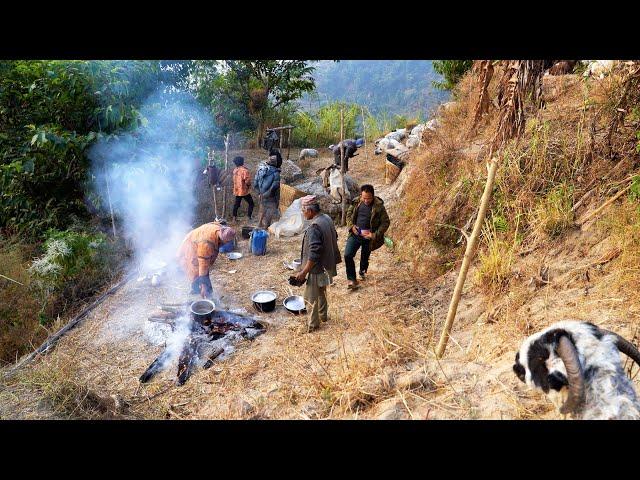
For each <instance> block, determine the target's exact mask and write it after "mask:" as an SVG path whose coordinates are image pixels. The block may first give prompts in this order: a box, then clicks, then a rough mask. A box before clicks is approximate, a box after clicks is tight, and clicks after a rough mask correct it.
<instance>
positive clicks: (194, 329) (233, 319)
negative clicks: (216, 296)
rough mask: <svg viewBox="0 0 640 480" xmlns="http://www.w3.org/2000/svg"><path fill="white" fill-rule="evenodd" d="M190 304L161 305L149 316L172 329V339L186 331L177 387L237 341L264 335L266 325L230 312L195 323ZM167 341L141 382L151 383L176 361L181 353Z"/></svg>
mask: <svg viewBox="0 0 640 480" xmlns="http://www.w3.org/2000/svg"><path fill="white" fill-rule="evenodd" d="M190 304H191V303H190V302H185V303H162V304H160V305H159V307H158V309H157V310H156V311H154V312H153V313H152V314H151V315H150V316H149V317H148V320H149V321H150V322H155V323H163V324H166V325H169V326H170V327H171V334H170V335H174V336H177V337H176V338H174V339H173V340H176V339H177V340H178V341H180V340H181V339H182V337H181V336H180V335H181V332H180V330H181V329H182V330H184V329H185V328H186V330H187V332H186V336H184V339H183V340H182V344H181V345H180V348H179V352H180V353H179V356H178V372H177V378H176V385H183V384H184V383H185V382H186V381H187V380H188V379H189V377H190V376H191V375H192V374H193V373H194V372H195V371H196V369H197V367H199V366H200V367H202V368H203V369H208V368H209V367H211V365H213V362H214V360H215V359H216V358H218V357H219V356H220V355H221V354H223V353H224V351H225V346H229V345H231V343H233V342H234V341H235V340H237V339H238V338H246V339H249V340H252V339H253V338H255V337H257V336H258V335H260V334H262V333H264V330H265V328H264V326H263V325H262V324H261V323H259V322H258V321H257V320H256V319H254V318H253V317H250V316H247V315H241V314H238V313H234V312H230V311H227V310H218V309H216V310H214V311H213V313H212V317H211V320H206V321H203V322H200V321H196V320H195V319H193V318H191V316H190V314H189V306H190ZM170 340H172V339H171V338H168V339H167V343H166V347H165V349H164V351H163V352H162V353H161V354H160V355H159V356H158V357H157V358H156V359H155V360H154V361H153V362H152V363H151V365H149V367H148V368H147V369H146V370H145V372H144V373H143V374H142V375H141V376H140V382H141V383H146V382H148V381H150V380H151V379H152V378H153V377H154V376H155V375H156V374H157V373H158V372H160V371H162V370H164V369H165V368H166V367H168V366H169V364H170V363H171V362H172V360H173V359H174V358H175V356H176V353H177V352H178V350H177V349H176V348H175V342H171V341H170Z"/></svg>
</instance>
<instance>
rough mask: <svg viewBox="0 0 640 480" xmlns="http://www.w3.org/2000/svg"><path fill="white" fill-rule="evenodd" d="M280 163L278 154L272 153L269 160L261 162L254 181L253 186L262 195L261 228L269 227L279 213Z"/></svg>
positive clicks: (259, 223) (259, 224)
mask: <svg viewBox="0 0 640 480" xmlns="http://www.w3.org/2000/svg"><path fill="white" fill-rule="evenodd" d="M278 163H279V162H278V156H277V155H271V156H270V157H269V160H267V161H266V162H263V163H261V164H260V166H259V167H258V171H257V172H256V176H255V178H254V181H253V187H254V188H255V189H256V190H257V191H258V193H259V195H260V205H261V209H260V210H261V211H260V220H259V222H258V227H259V228H268V227H269V225H271V222H272V220H273V218H274V216H276V215H277V213H278V204H279V203H280V168H278Z"/></svg>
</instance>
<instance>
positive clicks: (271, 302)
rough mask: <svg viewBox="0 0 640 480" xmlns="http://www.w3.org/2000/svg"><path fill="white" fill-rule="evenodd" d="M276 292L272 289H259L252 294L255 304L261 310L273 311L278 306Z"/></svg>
mask: <svg viewBox="0 0 640 480" xmlns="http://www.w3.org/2000/svg"><path fill="white" fill-rule="evenodd" d="M277 297H278V295H276V292H272V291H271V290H258V291H257V292H256V293H254V294H253V295H251V301H252V302H253V306H254V307H255V308H256V310H258V311H259V312H272V311H273V310H274V309H275V308H276V298H277Z"/></svg>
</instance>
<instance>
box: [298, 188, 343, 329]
mask: <svg viewBox="0 0 640 480" xmlns="http://www.w3.org/2000/svg"><path fill="white" fill-rule="evenodd" d="M300 203H301V206H302V207H301V208H302V214H303V215H304V218H306V219H307V220H310V221H311V225H309V228H307V230H306V231H305V233H304V238H303V239H302V252H301V256H300V258H301V259H302V264H301V265H302V270H301V271H300V272H299V273H298V274H297V275H296V279H297V280H298V281H299V282H303V281H304V280H305V278H307V274H308V275H309V278H308V279H307V286H306V288H305V290H304V299H305V303H309V304H310V305H311V312H310V314H309V319H308V323H307V325H306V326H305V327H303V329H302V333H309V332H312V331H314V330H317V329H318V328H320V322H321V321H322V322H326V321H327V320H328V316H327V312H328V309H329V306H328V304H327V285H330V284H331V283H333V277H335V276H336V275H337V274H338V273H337V271H336V265H337V264H338V263H340V262H342V258H341V257H340V250H339V249H338V233H337V232H336V228H335V227H334V225H333V220H331V217H329V216H328V215H327V214H325V213H320V205H319V204H318V200H317V199H316V197H315V196H314V195H307V196H306V197H302V199H301V201H300Z"/></svg>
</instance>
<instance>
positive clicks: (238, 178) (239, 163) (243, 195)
mask: <svg viewBox="0 0 640 480" xmlns="http://www.w3.org/2000/svg"><path fill="white" fill-rule="evenodd" d="M233 163H235V164H236V168H234V169H233V194H234V195H235V196H236V202H235V203H234V204H233V221H234V222H237V221H238V208H240V202H242V199H244V200H245V201H246V202H247V204H249V209H248V210H247V216H248V217H249V220H251V214H253V198H252V197H251V194H250V193H249V190H250V189H251V175H250V174H249V170H247V167H245V166H244V158H243V157H236V158H234V159H233Z"/></svg>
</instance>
